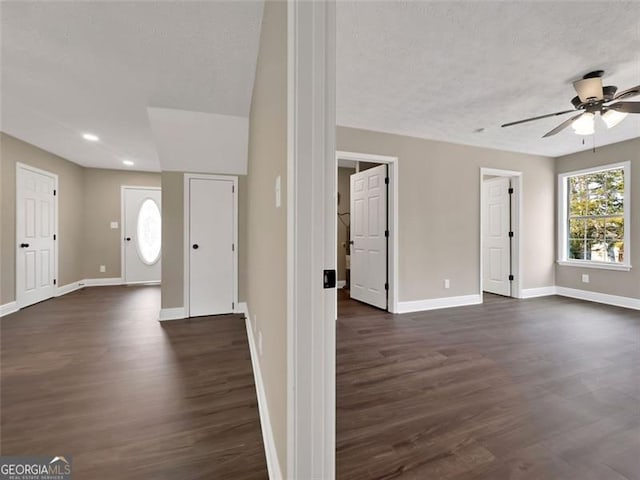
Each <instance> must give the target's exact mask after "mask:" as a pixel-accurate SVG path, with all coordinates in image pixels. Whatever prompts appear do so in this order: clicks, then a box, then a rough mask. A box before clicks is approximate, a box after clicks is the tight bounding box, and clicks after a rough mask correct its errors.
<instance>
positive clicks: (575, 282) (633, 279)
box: [556, 138, 640, 298]
mask: <svg viewBox="0 0 640 480" xmlns="http://www.w3.org/2000/svg"><path fill="white" fill-rule="evenodd" d="M626 161H630V162H631V225H630V226H628V227H627V228H630V232H629V233H630V235H631V245H630V246H629V247H630V248H631V252H630V253H631V266H632V269H631V271H629V272H619V271H613V270H596V269H594V268H580V267H567V266H560V265H557V266H556V285H558V286H560V287H567V288H577V289H579V290H589V291H593V292H599V293H606V294H609V295H621V296H623V297H631V298H640V216H639V215H640V138H636V139H634V140H628V141H626V142H620V143H616V144H613V145H607V146H605V147H598V148H597V149H596V151H595V153H593V152H592V151H591V150H589V151H586V152H580V153H574V154H573V155H567V156H564V157H559V158H558V159H557V160H556V173H566V172H571V171H574V170H581V169H583V168H591V167H597V166H601V165H607V164H610V163H617V162H626ZM583 273H588V274H589V283H582V274H583Z"/></svg>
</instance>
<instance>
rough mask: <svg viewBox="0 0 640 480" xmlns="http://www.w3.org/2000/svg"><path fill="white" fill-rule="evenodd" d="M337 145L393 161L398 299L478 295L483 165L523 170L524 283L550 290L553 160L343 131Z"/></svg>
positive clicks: (417, 139) (528, 285)
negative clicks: (446, 283) (396, 190)
mask: <svg viewBox="0 0 640 480" xmlns="http://www.w3.org/2000/svg"><path fill="white" fill-rule="evenodd" d="M337 148H338V150H345V151H350V152H360V153H372V154H380V155H392V156H397V157H398V158H399V160H398V178H399V180H398V181H399V194H398V195H399V205H398V208H399V218H398V225H399V282H400V285H399V299H400V301H409V300H424V299H431V298H439V297H448V296H458V295H471V294H477V293H478V291H479V288H480V285H479V276H480V252H479V250H480V238H479V235H480V213H479V212H480V168H481V167H487V168H499V169H508V170H516V171H521V172H523V182H524V185H523V205H524V206H523V208H524V211H523V221H524V225H523V226H522V238H523V243H524V245H523V250H524V251H523V252H522V255H523V258H524V273H523V284H524V285H523V286H524V288H537V287H546V286H552V285H554V260H555V249H554V245H555V235H554V214H555V207H554V191H555V169H554V161H553V159H551V158H546V157H539V156H533V155H525V154H518V153H510V152H503V151H499V150H491V149H485V148H477V147H471V146H465V145H456V144H452V143H445V142H436V141H432V140H425V139H419V138H412V137H405V136H400V135H392V134H386V133H379V132H371V131H366V130H358V129H353V128H346V127H338V128H337ZM445 278H448V279H450V280H451V288H450V289H448V290H447V289H445V288H444V286H443V281H444V279H445Z"/></svg>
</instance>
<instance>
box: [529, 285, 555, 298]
mask: <svg viewBox="0 0 640 480" xmlns="http://www.w3.org/2000/svg"><path fill="white" fill-rule="evenodd" d="M557 293H558V289H557V288H556V286H555V285H554V286H551V287H538V288H524V289H523V290H522V292H520V298H537V297H548V296H549V295H557Z"/></svg>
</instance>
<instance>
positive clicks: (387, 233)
mask: <svg viewBox="0 0 640 480" xmlns="http://www.w3.org/2000/svg"><path fill="white" fill-rule="evenodd" d="M384 236H385V237H387V238H389V230H385V231H384Z"/></svg>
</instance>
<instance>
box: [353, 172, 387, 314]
mask: <svg viewBox="0 0 640 480" xmlns="http://www.w3.org/2000/svg"><path fill="white" fill-rule="evenodd" d="M386 176H387V166H386V165H380V166H378V167H374V168H370V169H369V170H365V171H364V172H359V173H354V174H353V175H351V290H350V291H351V298H353V299H355V300H359V301H361V302H365V303H368V304H370V305H373V306H376V307H378V308H384V309H386V308H387V290H386V283H387V237H386V235H385V232H386V230H387V186H386V183H385V178H386Z"/></svg>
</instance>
